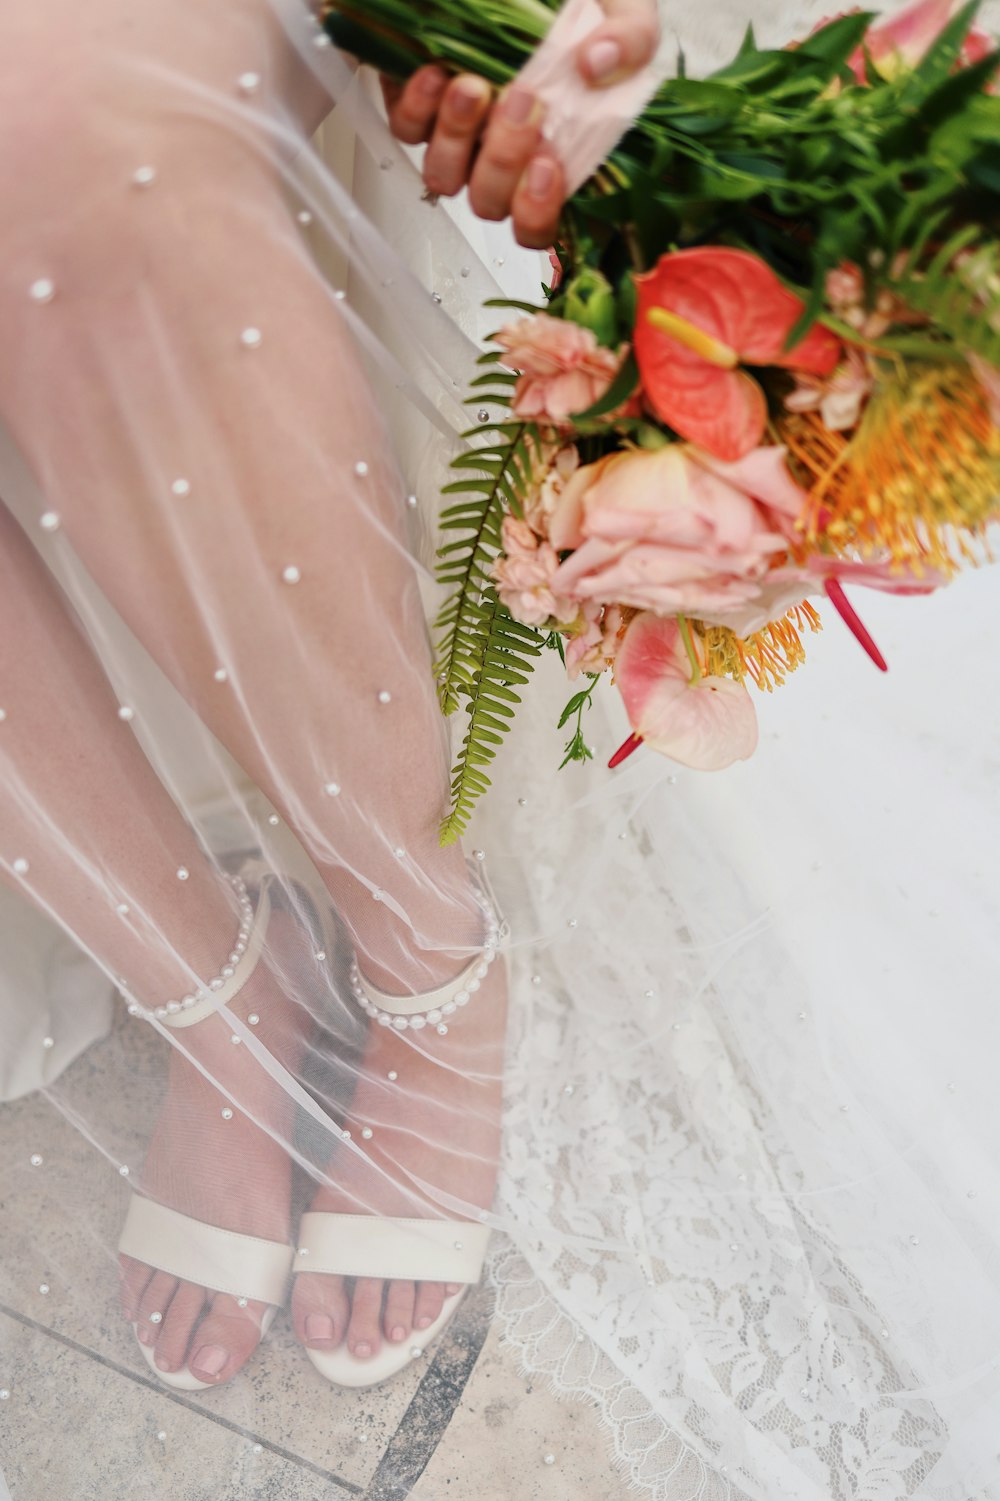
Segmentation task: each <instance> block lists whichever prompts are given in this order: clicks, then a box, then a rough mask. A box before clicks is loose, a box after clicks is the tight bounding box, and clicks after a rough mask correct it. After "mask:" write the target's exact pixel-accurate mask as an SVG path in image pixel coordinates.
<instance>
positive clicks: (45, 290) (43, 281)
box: [28, 276, 56, 302]
mask: <svg viewBox="0 0 1000 1501" xmlns="http://www.w3.org/2000/svg"><path fill="white" fill-rule="evenodd" d="M55 295H56V284H55V282H54V281H50V280H49V278H48V277H47V276H40V277H39V278H38V280H37V281H33V282H32V283H31V286H30V287H29V288H28V296H29V297H30V298H31V300H32V302H51V301H52V299H53V297H54V296H55Z"/></svg>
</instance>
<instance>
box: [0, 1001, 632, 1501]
mask: <svg viewBox="0 0 1000 1501" xmlns="http://www.w3.org/2000/svg"><path fill="white" fill-rule="evenodd" d="M143 1031H145V1029H143ZM138 1032H139V1029H135V1031H132V1029H127V1032H126V1034H122V1032H121V1029H120V1028H119V1029H116V1035H113V1037H112V1038H111V1039H110V1040H109V1041H108V1042H106V1043H103V1044H99V1045H98V1046H96V1047H94V1048H91V1049H90V1050H89V1051H88V1052H87V1053H86V1054H85V1055H84V1056H83V1057H82V1058H80V1059H79V1060H78V1061H77V1062H76V1063H75V1064H74V1065H73V1067H72V1068H71V1069H70V1071H69V1073H68V1074H67V1075H66V1076H64V1079H63V1080H62V1081H61V1082H60V1102H61V1105H62V1107H63V1108H62V1109H61V1110H56V1109H54V1108H53V1106H52V1103H51V1102H50V1101H49V1100H47V1099H46V1098H45V1097H44V1096H43V1095H40V1094H36V1095H32V1096H29V1097H27V1098H25V1099H22V1100H20V1101H18V1102H16V1103H15V1104H12V1105H5V1106H2V1107H0V1164H2V1166H0V1390H2V1391H3V1393H5V1395H4V1397H3V1399H2V1400H0V1474H2V1477H3V1478H5V1479H6V1483H7V1486H8V1488H9V1492H10V1496H11V1498H12V1501H136V1498H137V1497H143V1498H144V1497H161V1496H162V1497H168V1496H169V1497H170V1498H171V1501H348V1498H358V1501H362V1498H363V1501H397V1498H402V1497H407V1496H412V1497H414V1498H416V1501H502V1498H503V1501H505V1498H508V1497H511V1498H517V1501H535V1498H536V1497H537V1498H538V1501H543V1498H544V1501H571V1498H572V1501H614V1498H616V1497H620V1496H624V1495H625V1494H626V1493H627V1491H628V1488H627V1486H626V1483H625V1481H624V1480H623V1479H622V1478H621V1477H620V1476H619V1475H618V1474H617V1472H616V1471H615V1469H614V1468H613V1466H612V1464H611V1462H610V1459H609V1458H608V1448H607V1442H606V1438H605V1435H604V1434H603V1432H602V1431H601V1429H600V1426H599V1422H598V1419H597V1415H596V1412H595V1411H594V1410H592V1409H590V1408H589V1407H587V1406H584V1405H582V1404H579V1403H566V1402H561V1401H559V1400H557V1399H556V1398H555V1397H554V1396H553V1395H551V1394H550V1393H549V1392H548V1391H546V1390H544V1389H542V1388H540V1387H539V1386H537V1385H533V1384H532V1383H531V1382H530V1381H528V1380H526V1379H525V1378H524V1377H523V1376H522V1375H521V1374H520V1373H519V1371H518V1368H517V1364H516V1360H515V1359H514V1357H513V1355H512V1353H511V1352H510V1351H508V1350H506V1349H505V1348H504V1347H503V1345H502V1344H501V1342H500V1340H499V1337H498V1336H497V1334H496V1332H495V1330H494V1329H493V1328H492V1327H491V1322H490V1306H489V1296H488V1294H487V1293H486V1292H485V1291H484V1290H479V1291H477V1292H476V1293H475V1294H474V1295H472V1296H471V1297H469V1298H467V1299H466V1302H465V1303H464V1305H463V1306H462V1309H461V1310H460V1313H459V1315H458V1316H457V1317H456V1319H455V1321H454V1322H453V1325H452V1327H451V1330H450V1331H449V1333H448V1334H447V1336H446V1337H444V1338H443V1339H442V1340H440V1341H439V1342H438V1344H437V1345H436V1346H434V1347H432V1350H431V1351H430V1352H429V1355H428V1358H427V1359H426V1360H425V1361H423V1362H421V1363H419V1364H418V1365H415V1366H414V1367H413V1368H412V1369H411V1370H409V1371H408V1372H406V1373H404V1374H403V1375H401V1376H400V1377H398V1378H397V1379H396V1380H395V1381H393V1382H391V1383H389V1384H388V1385H387V1386H386V1387H384V1388H382V1389H375V1390H374V1391H371V1392H367V1393H366V1392H357V1393H355V1392H346V1391H341V1390H336V1389H334V1388H332V1387H330V1386H328V1385H327V1384H326V1383H325V1382H323V1381H322V1379H321V1378H320V1377H319V1375H318V1374H317V1373H316V1372H315V1371H314V1370H313V1368H312V1366H311V1365H310V1364H309V1363H308V1361H307V1360H306V1359H305V1358H304V1356H303V1354H302V1352H301V1350H300V1349H299V1347H298V1346H297V1344H296V1342H295V1340H294V1338H293V1336H292V1333H291V1329H290V1327H289V1324H288V1321H287V1318H286V1316H285V1315H284V1314H282V1315H281V1316H279V1319H278V1321H277V1322H276V1323H275V1325H274V1328H273V1330H272V1332H271V1334H270V1336H269V1338H268V1340H267V1343H266V1345H265V1346H264V1349H263V1351H262V1352H259V1353H258V1355H257V1356H255V1357H254V1359H253V1360H252V1361H251V1363H250V1365H249V1366H248V1367H247V1369H246V1370H245V1371H244V1373H243V1374H242V1375H241V1376H240V1377H238V1378H237V1379H236V1380H235V1381H234V1382H232V1383H230V1384H229V1385H228V1386H226V1387H224V1388H222V1389H220V1390H218V1391H214V1392H208V1393H204V1394H201V1393H196V1394H193V1395H187V1394H184V1393H178V1392H173V1391H169V1390H167V1389H165V1388H163V1387H161V1386H160V1385H159V1383H158V1382H157V1381H156V1380H155V1378H154V1377H153V1376H152V1375H151V1373H150V1371H149V1369H148V1367H147V1366H146V1364H145V1361H144V1360H143V1358H142V1356H141V1355H140V1353H139V1351H138V1349H137V1347H136V1345H135V1342H134V1337H133V1335H132V1331H131V1330H130V1329H129V1328H128V1326H127V1325H125V1324H124V1323H123V1322H122V1320H121V1318H120V1316H119V1314H118V1312H117V1307H116V1270H115V1262H114V1256H113V1252H112V1249H111V1248H112V1247H113V1245H114V1241H115V1226H116V1225H117V1224H118V1223H119V1221H120V1218H121V1215H122V1214H123V1211H124V1206H125V1202H126V1198H127V1193H128V1187H127V1183H126V1182H125V1180H124V1179H123V1178H120V1177H119V1175H118V1172H117V1164H115V1163H113V1162H111V1161H109V1159H108V1157H107V1156H106V1155H105V1154H102V1152H101V1151H100V1150H98V1149H97V1148H95V1147H94V1146H93V1145H92V1144H91V1143H89V1142H88V1141H86V1140H85V1138H84V1137H83V1135H81V1134H80V1132H78V1131H77V1130H76V1129H74V1127H73V1126H72V1125H71V1124H70V1123H69V1121H68V1120H67V1118H66V1114H65V1111H66V1110H67V1109H68V1110H70V1111H71V1110H72V1109H73V1106H74V1102H75V1101H76V1102H79V1103H82V1102H83V1100H84V1099H85V1098H86V1097H87V1096H88V1094H90V1093H91V1092H92V1091H94V1090H95V1089H100V1088H101V1087H102V1081H105V1080H106V1079H107V1077H108V1072H107V1063H108V1053H107V1051H106V1050H109V1049H112V1048H120V1047H122V1046H133V1045H134V1044H133V1041H132V1039H133V1038H134V1037H137V1036H138ZM142 1046H143V1047H145V1044H142ZM155 1062H156V1060H155V1058H154V1057H150V1058H149V1059H148V1060H147V1059H145V1058H143V1057H140V1058H137V1059H136V1060H135V1063H136V1066H135V1067H134V1068H133V1069H132V1070H131V1071H129V1072H128V1073H123V1072H122V1071H121V1070H115V1074H114V1077H115V1079H116V1081H119V1083H118V1084H117V1086H116V1087H117V1088H118V1089H119V1090H120V1080H121V1079H122V1078H123V1077H127V1078H128V1079H129V1088H130V1089H133V1088H134V1090H135V1098H134V1099H131V1100H129V1099H121V1098H116V1099H115V1100H114V1102H113V1105H111V1106H110V1107H109V1109H110V1112H111V1113H112V1114H113V1115H114V1116H115V1117H116V1124H117V1126H118V1131H117V1132H116V1139H117V1140H118V1141H119V1142H120V1143H121V1142H124V1143H125V1144H126V1145H127V1144H128V1143H129V1142H130V1141H131V1143H132V1146H133V1147H134V1152H135V1158H134V1160H135V1161H136V1162H137V1163H138V1162H140V1161H141V1149H142V1143H141V1129H140V1127H141V1123H142V1122H143V1121H145V1120H146V1119H147V1118H148V1106H146V1107H145V1108H144V1101H145V1099H146V1098H147V1095H146V1093H144V1091H148V1088H149V1086H150V1084H151V1082H152V1078H153V1074H154V1065H155ZM154 1087H155V1086H154ZM133 1120H134V1121H135V1122H136V1123H137V1124H136V1125H135V1126H133V1125H131V1124H130V1122H131V1121H133ZM39 1157H40V1158H42V1161H41V1163H38V1162H37V1161H36V1162H34V1163H33V1162H32V1159H33V1158H35V1159H37V1158H39ZM43 1288H44V1289H45V1291H43V1290H42V1289H43ZM550 1456H551V1457H550ZM3 1478H0V1497H4V1489H3ZM4 1501H6V1498H4Z"/></svg>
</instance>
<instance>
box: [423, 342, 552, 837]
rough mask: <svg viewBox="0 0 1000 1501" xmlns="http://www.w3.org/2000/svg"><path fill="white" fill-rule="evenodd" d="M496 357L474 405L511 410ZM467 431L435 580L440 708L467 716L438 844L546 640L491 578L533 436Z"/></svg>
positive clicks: (485, 780) (526, 471)
mask: <svg viewBox="0 0 1000 1501" xmlns="http://www.w3.org/2000/svg"><path fill="white" fill-rule="evenodd" d="M496 363H497V355H496V353H492V354H488V355H484V356H483V358H482V359H481V361H480V364H485V365H489V366H492V367H493V368H491V369H489V370H488V372H487V373H486V374H484V375H482V376H480V377H478V378H477V380H475V381H474V382H473V386H474V388H475V394H474V395H473V396H472V397H470V398H469V403H470V404H472V405H476V406H479V405H482V404H483V403H489V404H490V405H491V406H494V407H496V406H499V407H501V408H505V407H509V406H510V399H511V398H510V384H511V382H512V381H513V379H514V377H513V376H511V375H509V374H508V373H507V372H505V371H502V370H500V369H498V368H496ZM464 437H465V438H466V439H468V440H470V441H471V440H476V439H478V440H479V444H478V446H477V447H473V448H470V449H469V450H468V451H466V452H465V453H462V454H459V455H458V457H457V458H456V459H454V460H453V463H452V467H453V468H454V469H455V470H456V471H459V472H460V473H461V478H460V479H457V480H454V481H453V482H452V483H451V484H448V485H446V486H445V487H444V492H443V493H444V494H445V495H446V496H448V497H451V496H455V497H457V498H456V499H455V500H453V501H451V502H450V503H449V504H447V505H446V508H445V510H444V511H443V512H442V514H441V522H440V524H441V529H442V531H443V532H444V533H445V534H446V536H448V538H449V539H448V540H446V541H445V542H443V543H442V545H441V547H440V548H439V550H438V557H439V564H438V578H439V579H440V581H441V582H442V583H444V584H447V585H448V586H450V593H449V596H448V599H447V602H446V603H445V605H444V608H443V609H442V611H441V613H440V615H439V616H438V619H437V621H436V628H437V630H438V632H439V633H440V634H439V640H438V650H437V661H436V664H435V671H436V673H437V677H438V687H439V695H440V701H441V707H442V709H443V710H444V712H445V713H446V714H454V713H455V712H456V711H457V710H458V709H459V708H460V707H461V706H462V705H463V704H464V705H465V706H466V708H467V711H468V715H469V723H468V728H467V730H466V733H465V737H464V739H463V742H462V747H461V750H460V751H459V754H458V759H457V762H456V765H455V769H454V773H453V778H452V802H451V809H450V812H449V813H448V816H447V817H446V819H445V821H444V823H443V825H442V828H441V841H442V843H443V844H452V843H454V842H455V840H457V839H458V838H460V837H461V835H462V833H463V832H464V831H465V829H466V827H467V825H468V822H469V818H470V816H471V814H472V809H473V806H474V804H475V801H476V799H477V798H478V797H479V796H480V795H481V794H482V793H483V792H485V791H486V788H487V787H488V786H489V785H490V780H489V777H488V776H487V774H486V770H485V768H486V767H488V766H489V764H490V763H491V762H492V761H493V759H494V757H495V756H496V753H497V751H498V749H499V748H500V745H501V744H502V741H503V736H504V735H505V733H506V732H507V730H508V729H509V728H510V724H511V721H512V719H513V716H514V705H516V704H517V703H519V702H520V699H519V697H518V694H517V692H516V688H518V687H520V686H523V684H524V683H526V682H527V681H528V674H529V673H530V671H531V668H532V665H533V658H535V657H537V656H538V654H539V652H540V651H541V649H542V644H543V642H544V637H543V636H542V635H541V634H540V633H539V632H538V631H534V630H532V629H531V627H530V626H526V625H522V624H521V623H520V622H519V621H516V620H514V619H512V618H511V616H510V614H509V613H508V611H507V610H506V609H505V608H504V607H503V605H502V604H501V603H500V600H499V598H498V597H497V594H496V590H495V589H494V587H493V584H492V582H491V569H492V566H493V563H494V561H495V559H496V557H497V555H498V554H499V552H500V547H501V535H500V533H501V526H502V523H503V518H504V515H505V514H506V512H508V511H513V512H514V513H515V514H520V512H521V494H522V493H523V491H524V488H525V486H526V485H527V484H528V483H529V482H530V477H531V466H532V452H531V444H532V442H533V441H534V440H535V439H536V438H537V434H536V432H535V430H534V428H533V427H532V426H531V425H530V424H527V423H523V422H517V421H500V422H496V423H494V422H492V421H489V422H484V423H482V424H480V425H479V426H477V427H474V428H470V429H469V431H468V432H467V433H465V434H464ZM451 534H453V536H452V535H451Z"/></svg>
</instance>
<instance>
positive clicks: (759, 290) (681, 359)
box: [634, 246, 842, 462]
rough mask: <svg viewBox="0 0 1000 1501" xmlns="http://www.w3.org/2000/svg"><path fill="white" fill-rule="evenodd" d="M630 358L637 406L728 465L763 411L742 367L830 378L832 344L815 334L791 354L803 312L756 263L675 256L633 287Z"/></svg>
mask: <svg viewBox="0 0 1000 1501" xmlns="http://www.w3.org/2000/svg"><path fill="white" fill-rule="evenodd" d="M636 287H637V289H638V294H639V295H638V315H637V318H636V325H635V338H634V348H635V356H636V360H637V361H638V364H639V373H640V375H641V377H642V384H643V389H644V391H645V395H646V399H647V401H648V402H649V404H650V406H651V407H652V408H653V410H654V412H655V413H656V415H657V416H658V417H659V418H660V419H661V420H662V421H663V422H665V423H666V424H667V426H668V427H671V428H673V430H674V432H676V433H679V434H680V436H681V437H682V438H687V439H688V440H689V441H690V442H692V443H696V444H698V446H699V447H701V448H704V449H706V450H707V451H708V452H709V453H711V454H714V455H715V457H716V458H719V459H723V460H726V461H727V462H732V461H734V460H736V459H740V458H742V457H743V456H744V455H745V454H748V453H749V452H750V451H751V450H752V449H754V448H756V447H757V445H758V444H759V443H760V441H761V439H762V438H763V436H764V429H765V425H766V423H767V403H766V401H765V399H764V392H763V391H762V390H761V388H760V385H759V384H758V382H757V381H756V380H754V378H753V376H752V375H749V374H748V373H747V372H746V371H745V370H742V369H741V368H740V366H741V365H744V364H746V365H780V366H783V367H786V368H788V369H791V370H801V371H805V372H807V373H808V374H811V375H819V376H827V375H831V374H832V373H833V371H834V370H835V369H836V368H837V365H838V364H839V362H840V359H841V353H842V350H841V344H840V341H839V340H838V339H837V338H835V337H834V335H833V334H832V333H830V332H829V330H828V329H825V328H822V327H821V326H819V325H818V324H817V325H815V326H814V327H813V328H811V329H810V330H809V332H808V333H807V334H806V336H805V337H804V338H803V339H800V340H799V342H798V343H797V344H796V345H794V347H793V348H792V349H786V348H785V345H786V343H787V341H788V336H789V334H790V333H791V331H792V329H793V328H794V327H795V325H796V323H797V322H798V320H799V318H800V317H801V316H802V312H803V309H804V307H805V304H804V303H803V302H802V300H801V298H799V297H796V295H795V293H794V292H790V291H789V290H788V289H787V287H785V286H783V285H782V283H781V282H780V281H779V280H778V278H777V276H775V274H774V272H773V271H772V270H771V268H770V267H769V266H767V265H766V264H765V263H764V261H762V260H761V259H760V258H759V257H758V256H756V255H751V254H750V252H749V251H746V250H731V249H728V248H727V247H726V246H706V247H705V248H703V249H697V250H678V251H675V252H674V253H673V254H671V255H665V256H662V257H661V259H660V261H659V263H658V265H657V266H656V267H655V268H654V270H652V271H650V272H647V274H646V275H645V276H638V277H636Z"/></svg>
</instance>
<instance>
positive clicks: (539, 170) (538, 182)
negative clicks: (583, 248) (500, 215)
mask: <svg viewBox="0 0 1000 1501" xmlns="http://www.w3.org/2000/svg"><path fill="white" fill-rule="evenodd" d="M565 197H566V174H565V172H564V171H563V166H562V162H560V160H559V158H558V157H557V156H556V155H555V153H554V152H552V151H550V150H549V149H548V147H542V149H541V150H540V151H538V152H536V153H535V155H534V156H533V157H532V159H531V161H530V162H529V163H528V165H527V168H526V169H525V171H524V172H523V174H522V176H521V180H520V182H519V183H518V185H517V188H516V190H515V192H514V198H513V202H512V203H511V214H512V216H513V220H514V234H515V235H516V236H517V243H518V244H519V245H524V246H526V247H527V249H529V250H547V249H548V247H549V246H550V245H551V244H552V243H553V241H554V240H555V238H556V231H557V229H558V226H559V215H560V213H561V212H562V206H563V202H564V200H565Z"/></svg>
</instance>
